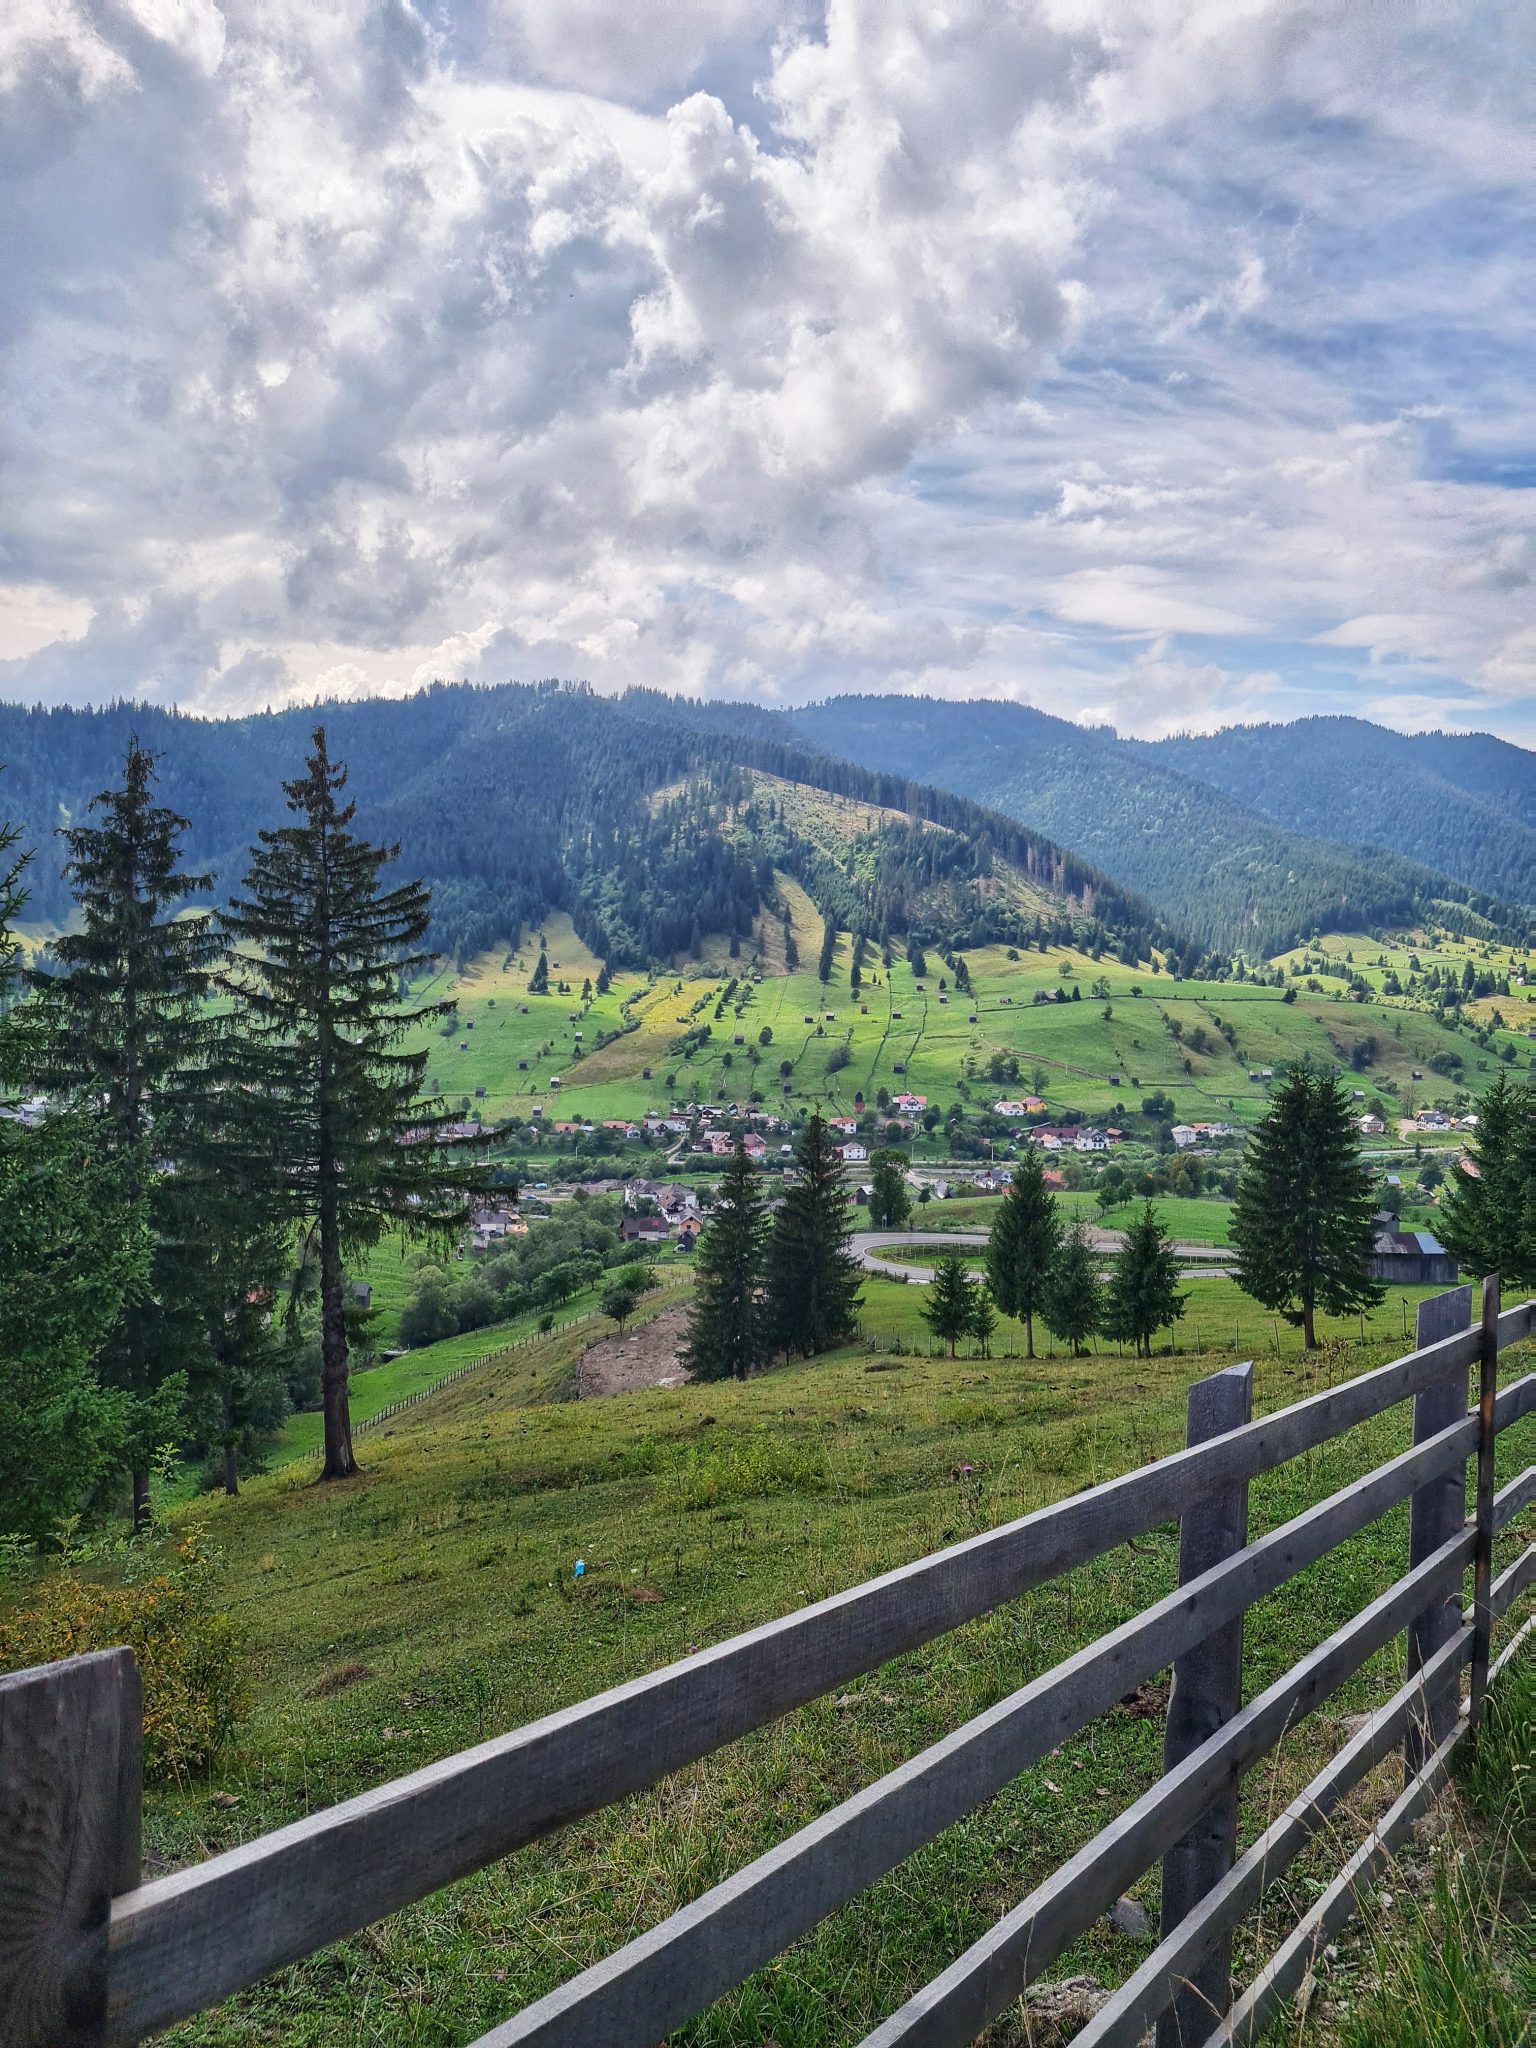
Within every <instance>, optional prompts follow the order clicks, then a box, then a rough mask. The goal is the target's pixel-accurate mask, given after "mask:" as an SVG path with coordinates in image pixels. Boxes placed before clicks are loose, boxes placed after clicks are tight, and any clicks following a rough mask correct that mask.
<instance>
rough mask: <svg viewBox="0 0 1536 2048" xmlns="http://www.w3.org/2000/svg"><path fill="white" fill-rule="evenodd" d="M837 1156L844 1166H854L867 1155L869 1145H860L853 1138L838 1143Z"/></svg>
mask: <svg viewBox="0 0 1536 2048" xmlns="http://www.w3.org/2000/svg"><path fill="white" fill-rule="evenodd" d="M837 1156H838V1157H839V1159H841V1160H842V1162H843V1164H844V1166H856V1165H858V1164H859V1163H860V1162H861V1161H863V1160H865V1159H867V1158H868V1157H869V1147H868V1146H867V1145H861V1144H860V1143H859V1141H858V1140H857V1139H856V1138H855V1139H852V1140H850V1142H849V1143H848V1144H846V1145H839V1146H838V1148H837Z"/></svg>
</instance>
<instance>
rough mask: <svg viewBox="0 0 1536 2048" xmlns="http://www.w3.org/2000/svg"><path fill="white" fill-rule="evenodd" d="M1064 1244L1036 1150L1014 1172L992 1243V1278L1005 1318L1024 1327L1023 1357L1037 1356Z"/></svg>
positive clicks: (989, 1261)
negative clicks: (1040, 1323) (1039, 1329)
mask: <svg viewBox="0 0 1536 2048" xmlns="http://www.w3.org/2000/svg"><path fill="white" fill-rule="evenodd" d="M1060 1242H1061V1216H1060V1212H1059V1211H1058V1209H1057V1205H1056V1197H1055V1196H1054V1195H1053V1194H1052V1193H1051V1191H1050V1189H1049V1188H1048V1187H1047V1186H1046V1184H1045V1169H1044V1168H1043V1167H1042V1166H1041V1164H1040V1155H1039V1153H1038V1152H1037V1151H1036V1150H1035V1149H1034V1147H1033V1146H1031V1147H1030V1148H1029V1150H1028V1151H1026V1152H1025V1154H1024V1156H1023V1158H1022V1159H1020V1161H1019V1163H1018V1165H1017V1166H1016V1167H1015V1168H1014V1169H1013V1185H1012V1186H1011V1187H1010V1188H1009V1190H1008V1192H1007V1194H1006V1195H1004V1197H1003V1199H1002V1203H1001V1206H1000V1207H999V1209H998V1212H997V1215H996V1217H995V1218H994V1219H993V1223H992V1229H991V1232H990V1233H989V1235H988V1238H987V1278H988V1280H989V1281H990V1282H991V1286H992V1295H993V1299H994V1300H995V1301H996V1303H997V1305H998V1307H999V1308H1000V1309H1001V1310H1002V1311H1003V1313H1004V1314H1005V1315H1010V1316H1016V1317H1017V1318H1018V1320H1019V1321H1020V1322H1021V1323H1022V1324H1023V1325H1024V1355H1025V1356H1026V1358H1033V1357H1034V1355H1035V1317H1036V1316H1037V1315H1038V1314H1039V1313H1040V1310H1041V1308H1042V1307H1043V1305H1044V1302H1045V1290H1046V1287H1047V1284H1048V1283H1049V1280H1050V1275H1051V1263H1052V1261H1053V1260H1054V1259H1055V1257H1056V1247H1057V1246H1058V1245H1059V1244H1060Z"/></svg>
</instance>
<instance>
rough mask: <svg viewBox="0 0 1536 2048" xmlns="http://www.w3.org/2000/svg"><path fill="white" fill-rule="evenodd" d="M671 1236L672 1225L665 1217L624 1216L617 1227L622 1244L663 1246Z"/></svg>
mask: <svg viewBox="0 0 1536 2048" xmlns="http://www.w3.org/2000/svg"><path fill="white" fill-rule="evenodd" d="M671 1235H672V1225H671V1223H670V1221H669V1220H668V1219H667V1218H666V1217H665V1216H626V1217H625V1218H624V1221H623V1222H622V1223H621V1224H620V1225H619V1240H620V1242H621V1243H623V1244H665V1242H666V1241H667V1239H668V1238H669V1237H670V1236H671Z"/></svg>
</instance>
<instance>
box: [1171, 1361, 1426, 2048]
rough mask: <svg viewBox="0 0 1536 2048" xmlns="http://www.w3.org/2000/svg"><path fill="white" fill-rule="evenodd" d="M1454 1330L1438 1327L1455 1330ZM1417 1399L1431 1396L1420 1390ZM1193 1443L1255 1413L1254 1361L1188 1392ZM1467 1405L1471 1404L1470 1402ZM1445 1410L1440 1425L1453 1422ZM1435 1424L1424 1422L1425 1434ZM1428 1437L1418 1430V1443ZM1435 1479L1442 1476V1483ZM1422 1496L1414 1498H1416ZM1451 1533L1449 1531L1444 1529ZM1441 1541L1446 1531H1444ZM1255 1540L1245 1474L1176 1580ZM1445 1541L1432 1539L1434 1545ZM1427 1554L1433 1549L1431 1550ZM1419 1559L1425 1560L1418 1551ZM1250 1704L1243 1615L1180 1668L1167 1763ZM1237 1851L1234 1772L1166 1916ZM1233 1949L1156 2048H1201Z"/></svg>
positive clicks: (1179, 1852)
mask: <svg viewBox="0 0 1536 2048" xmlns="http://www.w3.org/2000/svg"><path fill="white" fill-rule="evenodd" d="M1452 1334H1453V1332H1452V1331H1450V1330H1445V1331H1437V1332H1436V1335H1443V1336H1451V1335H1452ZM1418 1398H1419V1400H1420V1401H1422V1400H1423V1399H1424V1398H1425V1397H1424V1395H1422V1394H1421V1395H1420V1396H1419V1397H1418ZM1187 1404H1188V1417H1187V1431H1186V1433H1187V1441H1188V1442H1189V1443H1191V1444H1202V1443H1208V1442H1209V1441H1210V1439H1211V1438H1212V1437H1214V1436H1221V1435H1223V1434H1224V1433H1225V1432H1226V1431H1227V1430H1230V1429H1241V1428H1242V1426H1243V1424H1244V1423H1246V1422H1251V1421H1252V1420H1253V1366H1252V1364H1251V1363H1249V1364H1247V1365H1235V1366H1231V1367H1229V1368H1228V1369H1227V1370H1226V1371H1225V1372H1218V1373H1212V1374H1211V1375H1210V1377H1209V1378H1207V1379H1203V1380H1196V1381H1195V1383H1194V1385H1193V1386H1192V1387H1191V1388H1190V1389H1189V1393H1188V1396H1187ZM1463 1410H1465V1403H1463ZM1456 1419H1457V1418H1456V1417H1455V1416H1454V1415H1447V1416H1446V1418H1445V1421H1444V1423H1442V1425H1441V1427H1442V1428H1448V1427H1449V1426H1450V1425H1451V1423H1453V1422H1455V1421H1456ZM1436 1433H1437V1432H1435V1431H1433V1430H1427V1431H1426V1432H1425V1433H1424V1434H1425V1436H1433V1435H1435V1434H1436ZM1423 1440H1424V1439H1423V1438H1422V1437H1421V1438H1419V1441H1420V1442H1422V1441H1423ZM1437 1483H1438V1482H1437ZM1418 1497H1419V1496H1418V1495H1417V1494H1416V1495H1415V1496H1414V1498H1415V1499H1417V1498H1418ZM1450 1533H1451V1532H1450V1531H1449V1530H1447V1532H1446V1534H1447V1536H1448V1535H1449V1534H1450ZM1441 1540H1442V1541H1444V1538H1442V1539H1441ZM1247 1541H1248V1482H1247V1480H1246V1479H1238V1480H1234V1481H1233V1482H1232V1483H1231V1485H1229V1486H1214V1487H1211V1488H1209V1489H1208V1490H1207V1491H1206V1492H1205V1493H1203V1494H1202V1495H1201V1496H1200V1498H1199V1499H1198V1500H1197V1501H1194V1502H1192V1503H1191V1504H1190V1506H1188V1507H1187V1508H1186V1509H1185V1510H1184V1514H1183V1518H1182V1520H1181V1521H1180V1524H1179V1583H1180V1584H1181V1585H1184V1584H1187V1583H1188V1582H1189V1580H1191V1579H1197V1578H1199V1576H1200V1574H1201V1573H1202V1572H1205V1571H1209V1570H1210V1568H1211V1566H1212V1565H1214V1564H1220V1563H1221V1562H1222V1560H1223V1559H1224V1558H1228V1557H1231V1556H1233V1555H1234V1554H1235V1553H1236V1552H1237V1551H1239V1550H1241V1549H1242V1547H1243V1545H1244V1544H1245V1543H1246V1542H1247ZM1435 1548H1438V1545H1433V1544H1432V1545H1431V1546H1430V1549H1435ZM1428 1555H1429V1551H1428V1550H1426V1551H1425V1552H1424V1553H1423V1556H1424V1557H1427V1556H1428ZM1414 1562H1415V1563H1421V1562H1422V1558H1416V1559H1415V1560H1414ZM1242 1703H1243V1617H1242V1616H1241V1615H1240V1614H1239V1615H1237V1616H1235V1617H1234V1618H1233V1619H1232V1620H1231V1621H1229V1622H1228V1623H1227V1624H1226V1626H1225V1628H1219V1629H1217V1630H1215V1631H1214V1632H1213V1633H1212V1634H1211V1635H1209V1636H1207V1637H1206V1639H1205V1641H1204V1642H1203V1643H1197V1644H1196V1645H1195V1647H1194V1648H1193V1649H1192V1650H1187V1651H1186V1652H1185V1654H1184V1655H1183V1656H1182V1657H1179V1658H1176V1659H1175V1661H1174V1666H1173V1688H1172V1691H1171V1693H1170V1695H1169V1699H1168V1720H1167V1724H1166V1726H1165V1728H1164V1732H1163V1769H1164V1771H1165V1772H1169V1771H1173V1770H1176V1769H1177V1767H1178V1766H1179V1765H1180V1764H1181V1763H1182V1762H1183V1761H1184V1759H1185V1757H1187V1756H1190V1755H1192V1754H1193V1752H1194V1751H1195V1750H1197V1749H1199V1748H1200V1746H1201V1745H1202V1743H1205V1742H1208V1741H1209V1740H1210V1738H1211V1737H1212V1736H1213V1735H1214V1734H1215V1733H1216V1731H1217V1729H1218V1728H1220V1727H1221V1726H1222V1725H1223V1723H1224V1722H1227V1721H1230V1720H1231V1718H1232V1716H1233V1715H1234V1714H1235V1713H1236V1712H1237V1710H1238V1708H1239V1707H1240V1706H1241V1705H1242ZM1236 1853H1237V1776H1236V1773H1235V1772H1234V1773H1233V1775H1232V1776H1231V1778H1230V1779H1229V1780H1228V1781H1227V1783H1226V1784H1224V1785H1223V1786H1222V1787H1221V1789H1220V1791H1219V1793H1218V1795H1217V1797H1216V1798H1215V1799H1213V1800H1212V1801H1211V1804H1210V1805H1209V1806H1208V1807H1206V1809H1205V1810H1204V1812H1203V1813H1201V1814H1200V1815H1199V1816H1198V1817H1197V1819H1196V1820H1195V1822H1194V1825H1193V1826H1192V1827H1190V1828H1189V1829H1188V1830H1187V1831H1186V1832H1185V1833H1184V1834H1183V1835H1181V1836H1180V1838H1179V1840H1178V1841H1176V1842H1175V1843H1174V1844H1173V1846H1172V1848H1170V1849H1169V1850H1168V1851H1167V1852H1166V1853H1165V1854H1164V1857H1163V1882H1162V1924H1163V1926H1164V1927H1172V1926H1174V1925H1175V1924H1176V1923H1177V1922H1178V1921H1180V1920H1182V1919H1183V1918H1184V1916H1185V1914H1186V1913H1188V1912H1189V1910H1190V1909H1191V1907H1192V1906H1193V1905H1194V1904H1195V1902H1196V1900H1197V1899H1200V1898H1203V1897H1204V1896H1205V1894H1206V1893H1207V1892H1208V1891H1209V1890H1210V1889H1211V1886H1212V1885H1213V1884H1216V1883H1217V1882H1218V1881H1219V1880H1220V1879H1221V1878H1222V1877H1223V1876H1225V1874H1226V1872H1227V1871H1229V1870H1230V1869H1231V1867H1232V1859H1233V1857H1234V1855H1235V1854H1236ZM1231 1965H1232V1957H1231V1950H1230V1946H1229V1945H1228V1944H1225V1943H1217V1944H1216V1945H1215V1946H1214V1947H1213V1948H1212V1949H1211V1951H1210V1953H1209V1955H1208V1956H1207V1957H1206V1958H1205V1960H1204V1962H1203V1963H1202V1965H1201V1970H1200V1974H1199V1976H1198V1977H1197V1978H1196V1980H1195V1981H1194V1982H1193V1983H1192V1984H1191V1985H1190V1987H1189V1989H1188V1990H1187V1991H1185V1992H1183V1993H1181V1995H1180V1996H1179V1998H1178V1999H1177V2000H1176V2001H1175V2002H1174V2005H1173V2007H1172V2008H1171V2009H1170V2010H1169V2011H1168V2012H1165V2013H1164V2014H1163V2016H1162V2018H1161V2020H1160V2021H1159V2023H1158V2032H1157V2048H1198V2043H1199V2041H1200V2039H1201V2038H1202V2036H1203V2035H1204V2034H1205V2032H1206V2027H1205V2025H1204V2020H1205V2018H1206V2017H1207V2016H1208V2015H1209V2014H1210V2013H1211V2012H1212V2011H1213V2010H1214V2011H1217V2012H1219V2011H1222V2010H1223V2009H1224V2008H1225V2006H1226V2004H1227V2001H1228V1985H1229V1983H1230V1978H1231Z"/></svg>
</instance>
